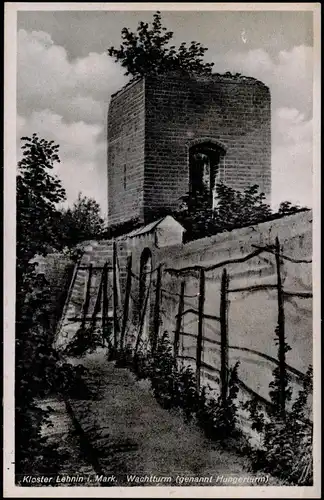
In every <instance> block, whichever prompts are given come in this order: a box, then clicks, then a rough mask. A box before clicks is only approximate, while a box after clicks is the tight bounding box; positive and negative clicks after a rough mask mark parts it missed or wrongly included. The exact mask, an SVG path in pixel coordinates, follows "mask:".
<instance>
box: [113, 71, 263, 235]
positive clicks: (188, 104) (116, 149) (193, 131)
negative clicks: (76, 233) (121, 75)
mask: <svg viewBox="0 0 324 500" xmlns="http://www.w3.org/2000/svg"><path fill="white" fill-rule="evenodd" d="M270 104H271V103H270V92H269V89H268V88H267V87H266V86H265V85H264V84H263V83H262V82H260V81H258V80H255V79H254V78H247V77H241V76H238V77H236V76H235V77H234V76H231V75H230V76H227V75H223V76H221V75H212V76H210V77H199V78H198V77H190V78H188V77H183V76H182V77H180V76H179V75H168V76H163V77H162V76H154V77H153V76H148V77H145V78H142V79H141V80H137V81H135V82H133V83H131V84H129V85H127V86H126V87H124V88H123V89H122V90H120V91H119V92H117V93H116V94H114V95H113V96H112V98H111V102H110V106H109V112H108V223H109V226H112V225H114V224H119V223H123V222H127V221H129V220H131V219H138V220H139V221H140V222H142V223H147V222H149V221H151V220H152V218H153V219H154V217H155V216H156V217H159V214H160V213H161V210H163V209H176V208H178V207H179V204H180V201H179V200H180V198H181V197H182V196H184V195H185V194H187V193H188V192H194V191H195V189H197V188H199V187H200V186H201V185H204V186H205V187H207V188H208V189H209V190H210V193H211V194H212V195H213V196H211V199H213V198H214V200H215V184H216V183H217V182H219V181H223V182H225V183H226V184H228V185H230V186H231V187H233V188H235V189H244V188H245V187H248V186H250V185H251V184H258V185H259V187H260V190H261V191H263V192H264V193H265V194H266V196H267V199H268V202H270V191H271V106H270Z"/></svg>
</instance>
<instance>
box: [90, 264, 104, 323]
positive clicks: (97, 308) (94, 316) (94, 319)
mask: <svg viewBox="0 0 324 500" xmlns="http://www.w3.org/2000/svg"><path fill="white" fill-rule="evenodd" d="M104 269H105V268H104V267H103V269H102V274H101V277H100V283H99V288H98V294H97V299H96V303H95V306H94V309H93V313H92V330H94V329H95V328H96V324H97V314H98V312H99V311H100V306H101V297H102V285H103V277H104Z"/></svg>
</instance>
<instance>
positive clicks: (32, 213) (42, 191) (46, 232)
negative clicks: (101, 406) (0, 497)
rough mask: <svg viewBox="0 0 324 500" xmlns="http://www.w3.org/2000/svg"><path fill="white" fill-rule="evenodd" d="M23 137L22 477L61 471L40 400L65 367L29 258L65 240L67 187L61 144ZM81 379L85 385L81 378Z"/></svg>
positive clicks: (19, 276)
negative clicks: (45, 432) (61, 206)
mask: <svg viewBox="0 0 324 500" xmlns="http://www.w3.org/2000/svg"><path fill="white" fill-rule="evenodd" d="M22 140H24V141H25V143H24V144H23V146H22V150H23V158H22V160H21V161H20V162H19V163H18V174H17V243H16V245H17V252H16V271H17V272H16V290H17V292H16V331H15V347H16V349H15V361H16V365H15V368H16V371H15V410H16V411H15V443H16V450H15V466H16V471H15V472H16V478H17V480H18V481H19V477H20V476H19V475H22V474H26V473H27V474H28V473H30V472H33V473H34V474H37V473H42V472H43V473H50V472H51V473H55V472H56V471H57V466H58V460H57V455H56V454H55V452H56V446H51V447H50V448H49V447H48V446H47V447H46V446H45V441H46V439H45V438H44V437H42V434H41V428H42V426H43V425H45V424H46V423H47V422H48V416H49V411H48V410H43V409H41V408H40V407H39V405H38V403H37V400H38V398H42V397H45V396H46V395H48V394H50V393H53V392H57V391H59V390H60V380H62V373H63V372H67V370H66V365H65V367H63V368H62V365H61V360H60V357H59V355H58V353H57V352H56V351H55V349H54V348H53V340H54V331H53V328H52V327H51V321H50V318H51V306H52V304H51V290H50V288H49V285H48V283H47V281H46V279H45V278H44V277H43V276H42V275H38V274H37V273H36V272H35V264H32V263H31V262H30V261H31V259H32V257H34V256H35V255H36V254H42V255H46V253H48V252H49V251H52V249H53V248H60V246H61V240H60V231H59V229H60V226H59V220H60V212H59V211H58V209H57V204H58V203H60V202H62V201H64V200H65V191H64V189H63V187H62V185H61V182H60V181H59V179H58V178H57V176H55V175H54V174H53V172H52V171H53V168H54V166H55V164H56V163H59V161H60V159H59V155H58V150H59V146H58V145H55V144H54V142H53V141H46V140H45V139H40V138H39V137H38V136H37V135H36V134H33V136H32V137H31V138H30V137H24V138H22ZM71 374H72V375H71ZM73 374H74V375H75V374H76V371H75V370H74V369H72V368H71V367H70V368H69V369H68V378H69V380H70V385H71V387H72V386H73V380H72V378H73V376H74V375H73ZM77 377H79V379H80V376H79V375H77ZM63 378H64V377H63ZM74 385H75V384H74ZM77 385H78V387H79V388H80V387H82V381H81V380H79V383H78V384H77ZM65 389H67V388H66V384H65ZM60 458H62V457H60Z"/></svg>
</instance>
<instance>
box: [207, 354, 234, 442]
mask: <svg viewBox="0 0 324 500" xmlns="http://www.w3.org/2000/svg"><path fill="white" fill-rule="evenodd" d="M238 366H239V362H237V363H236V364H235V365H234V367H233V368H232V369H231V370H230V374H229V384H228V395H227V398H226V400H225V401H223V400H222V397H221V396H219V397H218V398H217V399H214V398H208V397H207V395H206V388H203V389H202V391H201V394H200V404H199V411H198V413H197V418H198V423H199V425H200V427H201V428H203V429H204V431H205V433H206V435H207V436H208V437H209V438H212V439H216V440H225V439H227V438H229V437H233V436H235V435H239V434H240V433H239V430H238V421H237V411H238V408H237V403H236V399H237V394H238V385H237V379H238V374H237V372H238Z"/></svg>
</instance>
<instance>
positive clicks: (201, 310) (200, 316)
mask: <svg viewBox="0 0 324 500" xmlns="http://www.w3.org/2000/svg"><path fill="white" fill-rule="evenodd" d="M204 304H205V270H204V269H200V275H199V303H198V336H197V351H196V381H197V390H198V391H199V390H200V377H201V357H202V349H203V331H204V330H203V327H204Z"/></svg>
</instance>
